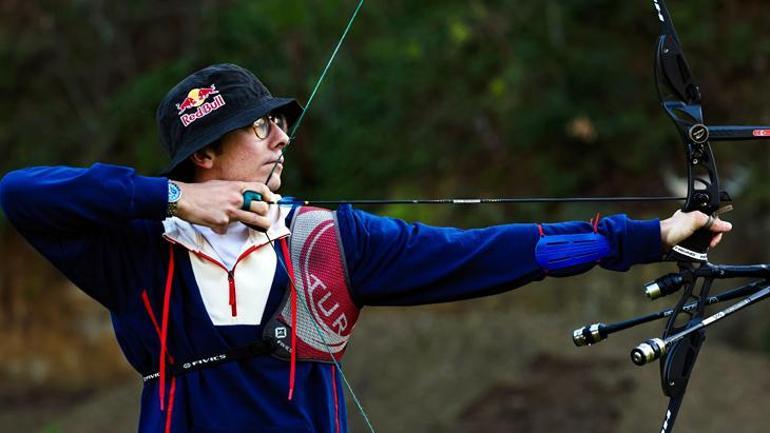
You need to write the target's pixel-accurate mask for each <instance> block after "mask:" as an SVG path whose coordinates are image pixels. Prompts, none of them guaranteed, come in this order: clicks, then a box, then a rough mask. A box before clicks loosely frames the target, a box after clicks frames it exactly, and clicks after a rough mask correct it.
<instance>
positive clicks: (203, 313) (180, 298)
mask: <svg viewBox="0 0 770 433" xmlns="http://www.w3.org/2000/svg"><path fill="white" fill-rule="evenodd" d="M0 205H2V208H3V210H4V211H5V213H6V215H7V217H8V219H9V220H10V222H11V223H12V224H13V225H14V226H15V227H16V228H17V229H18V231H19V232H20V233H21V234H22V235H23V236H24V237H25V238H26V239H27V240H28V241H29V242H30V244H32V246H34V247H35V248H36V249H37V250H38V251H39V252H40V253H41V254H42V255H43V256H45V257H46V258H47V259H48V260H50V261H51V263H53V264H54V266H56V267H57V268H58V269H59V270H60V271H61V272H62V273H63V274H64V275H65V276H66V277H67V278H69V279H70V280H71V281H72V282H73V283H74V284H75V285H77V286H78V287H79V288H80V289H82V290H83V291H84V292H86V293H87V294H88V295H90V296H91V297H93V298H94V299H95V300H97V301H98V302H99V303H101V304H102V305H104V306H105V307H106V308H108V309H109V311H110V313H111V317H112V323H113V326H114V330H115V335H116V338H117V340H118V343H119V344H120V347H121V348H122V350H123V352H124V354H125V356H126V359H127V360H128V362H129V363H130V364H131V365H132V366H133V367H134V368H135V369H136V370H137V371H138V372H139V373H141V374H148V373H151V372H154V371H157V369H158V354H159V350H160V349H159V339H158V333H157V331H156V328H155V327H154V325H153V323H152V320H150V318H149V317H148V316H149V315H148V313H147V310H146V309H145V304H144V301H143V299H142V298H143V296H142V293H143V292H144V293H146V294H147V299H148V300H149V303H150V305H151V307H152V309H153V310H154V314H155V316H156V317H160V315H161V308H162V302H163V300H162V296H163V287H164V284H165V279H166V271H167V264H168V259H169V243H168V242H166V241H165V240H164V239H163V238H162V234H163V232H164V227H163V224H162V221H163V220H164V219H165V213H166V205H167V179H166V178H161V177H144V176H139V175H137V173H136V172H135V171H134V170H133V169H131V168H126V167H118V166H111V165H105V164H95V165H93V166H92V167H90V168H87V169H81V168H69V167H35V168H27V169H24V170H19V171H14V172H10V173H8V174H7V175H6V176H5V177H4V178H3V179H2V181H1V182H0ZM337 220H338V222H339V226H338V230H339V234H340V238H341V241H342V245H343V248H344V257H345V259H346V261H347V268H348V272H349V277H350V282H351V292H352V293H351V296H352V298H353V300H354V301H355V302H356V303H357V304H358V305H359V306H362V307H363V306H365V305H417V304H428V303H436V302H447V301H455V300H460V299H469V298H476V297H480V296H486V295H490V294H494V293H500V292H503V291H506V290H510V289H513V288H515V287H518V286H521V285H523V284H526V283H528V282H531V281H535V280H540V279H543V278H544V277H545V274H546V273H545V272H544V271H543V270H542V269H541V268H540V267H539V266H538V264H537V262H536V260H535V257H534V247H535V245H536V243H537V241H538V239H539V237H540V235H539V233H538V228H537V225H535V224H507V225H499V226H493V227H487V228H481V229H473V230H461V229H456V228H444V227H431V226H427V225H424V224H419V223H416V224H411V223H406V222H404V221H401V220H397V219H392V218H385V217H379V216H374V215H371V214H368V213H365V212H362V211H359V210H355V209H353V208H351V207H349V206H341V207H340V208H339V209H338V210H337ZM542 227H543V229H544V232H545V234H546V235H550V234H556V233H559V234H562V233H585V232H590V231H593V227H592V226H591V224H589V223H587V222H567V223H560V224H544V225H543V226H542ZM598 231H599V233H601V234H603V235H604V236H605V237H606V238H607V239H608V240H609V245H610V253H609V255H608V256H607V257H605V258H604V259H603V260H602V261H601V263H600V265H601V266H602V267H604V268H607V269H612V270H619V271H624V270H627V269H628V268H629V267H630V266H631V265H633V264H637V263H648V262H653V261H656V260H658V259H659V258H660V250H661V244H660V227H659V223H658V221H656V220H651V221H634V220H631V219H628V218H627V217H625V216H623V215H616V216H611V217H607V218H604V219H602V220H601V222H600V223H599V225H598ZM592 266H593V264H587V265H582V266H576V267H573V268H570V269H568V270H566V271H562V272H560V275H571V274H577V273H581V272H584V271H586V270H588V269H590V268H591V267H592ZM175 268H176V272H175V277H174V282H173V295H172V299H171V303H170V305H171V307H170V308H171V309H170V315H169V323H170V324H169V329H170V337H169V340H168V345H169V346H168V347H169V353H170V354H171V355H172V356H173V357H175V358H177V359H181V360H185V359H198V357H199V356H200V355H201V354H210V353H220V352H222V351H223V350H227V349H228V348H231V347H235V346H239V345H243V344H246V343H250V342H251V341H253V340H254V339H255V338H256V337H257V336H259V335H261V334H262V332H261V331H262V329H261V325H256V326H214V325H213V324H212V321H211V320H210V317H209V315H208V313H207V310H206V307H205V305H204V304H203V302H202V300H201V295H200V293H199V290H198V286H197V285H196V280H195V276H194V275H193V272H192V270H191V264H190V259H189V257H188V255H186V254H184V251H181V253H178V254H175ZM286 285H287V278H286V275H285V273H284V272H283V270H282V269H280V267H276V271H275V275H274V276H273V284H272V286H271V288H270V290H271V292H270V295H269V300H268V302H267V307H266V309H265V312H264V317H269V316H271V315H272V314H273V312H274V311H275V309H276V308H277V306H278V305H279V303H280V300H281V299H282V298H283V295H284V291H285V288H286ZM262 323H264V321H263V322H262ZM365 344H366V342H359V343H358V344H357V347H361V346H365ZM333 369H334V367H333V366H330V365H327V364H320V363H313V362H300V363H298V366H297V385H296V391H295V395H294V400H293V401H287V398H286V391H287V389H288V374H287V371H288V363H287V362H285V361H281V360H278V359H275V358H273V357H269V356H261V357H257V358H253V359H251V360H248V361H243V362H232V363H228V364H224V365H221V366H217V367H214V368H210V369H206V370H203V371H200V372H193V373H189V374H186V375H183V376H180V377H179V378H178V380H177V381H176V385H175V387H176V389H175V408H174V411H173V415H172V423H171V425H172V429H171V431H173V432H196V433H246V432H262V433H272V432H282V433H299V432H302V433H307V432H338V431H342V432H345V431H347V426H346V424H347V423H346V414H345V403H344V399H343V392H342V389H341V387H340V385H341V379H340V377H339V375H338V374H335V372H334V370H333ZM158 396H159V393H158V381H149V382H147V383H146V384H145V387H144V391H143V393H142V397H141V399H142V401H141V407H142V411H141V417H140V426H139V431H140V433H160V432H163V431H164V429H165V424H166V420H165V416H166V415H165V413H163V412H160V410H159V401H158V400H159V397H158Z"/></svg>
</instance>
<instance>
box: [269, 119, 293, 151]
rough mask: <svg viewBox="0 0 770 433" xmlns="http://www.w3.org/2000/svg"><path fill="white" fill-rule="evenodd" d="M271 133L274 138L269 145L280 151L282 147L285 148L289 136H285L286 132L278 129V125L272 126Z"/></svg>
mask: <svg viewBox="0 0 770 433" xmlns="http://www.w3.org/2000/svg"><path fill="white" fill-rule="evenodd" d="M272 129H273V131H275V132H274V134H272V135H273V136H274V137H272V140H271V143H270V145H271V146H272V147H275V148H278V149H281V148H283V147H286V146H287V145H288V144H289V136H288V135H287V134H286V131H284V130H283V129H281V128H279V127H278V125H275V124H274V125H273V128H272Z"/></svg>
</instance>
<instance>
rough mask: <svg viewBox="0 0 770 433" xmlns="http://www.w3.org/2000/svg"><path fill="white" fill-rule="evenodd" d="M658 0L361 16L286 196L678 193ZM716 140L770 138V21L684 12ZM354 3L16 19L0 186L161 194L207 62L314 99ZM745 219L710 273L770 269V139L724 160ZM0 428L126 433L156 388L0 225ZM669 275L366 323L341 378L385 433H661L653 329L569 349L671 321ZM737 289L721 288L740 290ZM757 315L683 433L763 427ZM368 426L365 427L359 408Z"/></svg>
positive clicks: (690, 407) (727, 9)
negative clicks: (75, 170)
mask: <svg viewBox="0 0 770 433" xmlns="http://www.w3.org/2000/svg"><path fill="white" fill-rule="evenodd" d="M651 3H652V2H651V1H633V2H632V1H623V2H618V1H609V0H606V1H602V0H590V1H586V0H561V1H547V0H533V1H526V2H525V1H514V0H508V1H477V0H469V1H422V2H415V1H407V0H391V1H387V2H375V1H372V2H370V3H367V4H366V5H365V6H364V7H363V9H362V12H361V15H360V17H359V19H358V21H357V22H356V23H355V24H354V26H353V29H352V30H351V33H350V35H349V38H348V40H347V41H346V42H345V44H344V45H343V48H342V50H341V51H340V54H339V56H338V58H337V60H336V62H335V63H334V64H333V65H332V68H331V70H330V72H329V75H328V76H327V79H326V81H325V82H324V83H323V85H322V86H321V88H320V91H319V93H318V96H317V98H316V100H315V102H314V105H313V106H312V108H311V109H310V111H309V112H308V115H307V117H306V120H305V122H304V123H303V125H302V127H301V128H300V130H299V132H298V139H297V140H296V142H295V143H294V144H293V145H292V147H291V148H290V149H289V150H288V151H287V170H286V172H285V177H284V179H285V182H284V187H283V190H282V191H281V192H282V193H284V194H286V195H292V196H296V197H306V198H316V199H335V198H416V197H423V198H438V197H502V196H510V197H514V196H524V195H532V196H546V195H547V196H567V195H647V194H650V195H658V194H666V195H668V194H681V193H682V191H681V188H682V187H683V186H682V183H681V178H683V177H684V176H685V173H684V159H683V152H682V149H681V144H680V142H679V138H678V137H677V135H676V133H675V130H674V128H673V127H672V125H671V123H670V120H669V119H668V118H667V117H666V116H665V115H664V113H663V111H662V110H661V108H660V106H659V104H658V102H657V100H656V97H655V92H654V86H653V79H652V61H653V47H654V44H655V41H656V38H657V32H658V30H659V22H658V20H657V19H656V17H655V15H654V13H653V8H652V4H651ZM669 3H670V4H669V7H670V8H671V10H672V13H673V15H674V20H675V23H676V24H677V28H678V30H679V33H680V37H681V39H682V43H683V45H684V49H685V52H686V53H687V54H688V60H689V62H690V65H691V67H692V69H693V72H694V74H695V76H696V79H697V80H698V82H699V83H700V84H701V89H702V92H703V95H704V102H703V105H704V107H705V116H706V119H707V121H713V122H715V123H722V124H731V123H734V124H770V104H768V102H767V91H766V89H767V88H768V85H769V84H770V74H769V73H770V32H768V29H767V23H768V22H770V8H768V7H767V4H766V2H763V1H760V0H733V1H716V0H698V1H694V0H691V1H683V0H676V1H674V0H672V1H670V2H669ZM354 6H355V2H353V1H351V0H345V1H338V0H315V1H310V0H303V1H300V0H259V1H254V0H250V1H193V2H189V1H186V2H182V1H164V2H153V1H145V0H137V1H132V2H117V1H88V0H80V1H53V0H52V1H41V2H25V1H13V0H0V96H2V101H3V103H2V114H0V150H1V151H2V152H1V153H0V154H2V156H3V157H2V158H0V174H3V173H5V172H7V171H9V170H12V169H14V168H19V167H23V166H29V165H53V164H69V165H77V166H88V165H90V164H92V163H93V162H95V161H101V162H109V163H114V164H124V165H130V166H133V167H136V168H137V169H138V170H139V171H140V172H142V173H143V174H148V175H153V174H155V173H157V172H158V171H159V170H160V169H161V168H162V167H163V166H164V165H165V163H166V155H164V154H163V151H162V150H161V147H160V145H159V143H158V140H157V138H156V137H157V132H156V129H155V125H154V111H155V107H156V105H157V103H158V101H159V100H160V98H161V97H162V96H163V95H164V94H165V92H166V91H167V89H169V88H170V87H171V86H172V85H174V84H175V83H176V82H177V81H179V80H180V79H181V78H183V77H184V76H186V75H187V74H188V73H190V72H192V71H194V70H196V69H198V68H200V67H203V66H206V65H208V64H212V63H221V62H233V63H238V64H241V65H243V66H245V67H248V68H250V69H251V70H253V71H254V72H255V73H256V74H257V75H258V76H259V77H260V78H261V79H262V80H263V81H264V82H265V83H266V84H267V85H268V86H269V87H270V89H271V90H272V92H273V93H274V94H276V95H281V96H294V97H297V98H298V99H300V100H301V101H306V99H307V97H308V95H309V93H310V91H311V89H312V88H313V85H314V84H315V80H316V78H317V76H318V75H319V73H320V71H321V70H322V68H323V66H324V65H325V64H326V61H327V58H328V56H329V54H330V53H331V50H332V47H333V46H334V44H335V43H336V40H337V38H338V36H339V34H340V33H341V31H342V29H343V28H344V25H345V21H346V19H347V18H348V17H349V15H350V13H351V11H352V10H353V7H354ZM714 148H715V153H716V158H717V161H718V164H719V169H720V175H721V177H722V179H723V180H725V188H726V189H728V191H729V192H730V193H731V194H732V195H733V197H734V199H735V202H736V211H735V212H733V213H732V214H729V215H727V216H725V218H726V219H728V220H731V221H733V222H734V223H735V230H734V233H731V234H730V236H728V237H727V238H726V240H725V242H724V243H723V245H722V246H720V248H719V249H718V250H717V251H715V252H714V253H713V254H712V260H713V261H715V262H731V263H747V262H767V261H768V258H769V256H768V248H767V246H766V244H765V243H764V241H765V239H767V237H768V233H770V218H768V217H767V214H768V210H769V208H770V183H768V180H767V173H768V168H770V144H768V143H767V142H765V143H761V142H757V143H717V144H715V145H714ZM674 208H675V206H674V205H672V204H655V205H638V204H635V205H620V204H615V205H601V206H598V205H593V204H592V205H526V206H524V205H522V206H477V207H467V206H455V207H451V206H446V207H415V206H387V207H377V208H371V209H368V210H370V211H372V212H375V213H379V214H385V215H391V216H396V217H401V218H405V219H408V220H420V221H423V222H427V223H431V224H442V225H453V226H459V227H475V226H483V225H490V224H498V223H505V222H532V221H539V222H549V221H560V220H568V219H582V220H587V219H589V218H590V217H592V216H593V215H594V214H595V213H596V212H597V211H601V212H602V213H603V214H611V213H617V212H623V213H628V214H630V215H632V216H633V217H635V218H653V217H665V216H667V215H669V214H670V213H672V212H673V210H674ZM0 239H1V240H2V242H1V243H0V255H2V260H0V432H5V431H8V432H18V431H30V432H46V433H65V432H67V433H68V432H79V433H80V432H101V431H109V432H130V431H135V429H136V427H135V423H136V418H137V410H138V404H137V400H138V389H139V387H140V386H141V385H140V380H139V378H138V376H137V375H136V374H135V373H134V372H132V371H130V369H129V368H128V366H127V364H126V363H125V361H123V359H122V355H121V354H120V353H119V349H118V348H117V345H116V344H115V342H114V340H113V337H112V331H111V327H110V324H109V318H108V315H107V312H106V311H102V310H101V309H100V308H99V307H98V306H97V305H96V303H94V302H93V301H90V300H89V299H87V298H86V297H85V295H83V294H81V293H80V292H79V291H77V289H76V288H74V287H72V286H71V285H70V284H69V283H67V282H66V281H65V280H64V279H63V277H62V276H61V275H60V274H58V273H57V272H56V271H55V270H53V269H52V268H51V267H50V266H49V265H48V264H47V263H45V262H44V261H43V260H42V259H41V258H40V257H39V256H38V255H37V254H36V253H35V252H34V251H32V249H31V248H30V247H29V246H28V245H27V244H26V243H25V242H24V241H23V240H22V239H20V238H19V237H18V235H17V234H16V233H15V231H14V230H13V229H12V228H11V227H10V226H9V225H8V224H7V222H5V220H4V219H2V218H0ZM671 270H672V266H671V265H665V264H662V265H654V266H646V267H640V268H638V269H634V270H632V272H630V273H627V274H613V273H610V272H607V271H602V270H595V271H592V272H590V273H589V274H587V275H584V276H580V277H576V278H571V279H559V280H547V281H545V282H543V283H537V284H533V285H532V286H531V287H527V288H524V289H520V290H518V291H515V292H512V293H508V294H505V295H502V296H499V297H494V298H488V299H482V300H477V301H471V302H463V303H458V304H452V305H442V306H428V307H419V308H410V309H369V310H367V311H366V313H364V315H363V317H362V320H361V321H360V325H359V329H358V331H357V335H356V337H355V338H354V339H353V341H352V343H351V349H350V351H349V353H348V357H347V359H346V367H347V368H346V371H347V372H348V374H349V375H350V380H351V382H352V384H353V387H354V389H356V390H357V392H358V393H359V394H360V397H361V399H362V400H363V402H364V404H365V406H366V407H367V409H368V410H369V411H370V412H371V417H372V421H373V423H374V426H375V427H376V428H378V431H387V432H394V431H413V432H439V431H441V432H443V431H458V432H460V431H485V432H503V431H506V432H507V431H527V432H551V431H556V430H557V429H559V430H569V431H581V432H583V431H585V432H613V431H622V432H632V431H639V432H650V431H657V430H656V429H657V428H658V422H659V420H660V419H662V414H663V411H664V407H665V399H664V397H663V396H662V395H661V393H660V390H659V385H658V376H657V375H658V373H657V366H649V367H646V368H636V367H634V366H633V365H631V363H630V362H629V361H628V351H629V349H630V348H631V347H633V346H634V345H635V344H637V343H638V342H639V341H641V340H643V339H645V338H649V337H652V336H657V335H659V333H660V329H661V326H662V323H661V324H657V325H649V326H647V327H645V328H644V329H639V330H634V331H632V332H631V333H630V334H629V335H626V336H613V337H612V338H611V339H610V340H609V341H608V342H606V343H603V344H602V345H600V346H597V347H596V348H591V349H576V348H574V346H572V343H571V342H570V338H569V336H570V333H571V330H572V329H573V328H575V327H577V326H580V325H583V324H586V323H592V322H594V321H610V320H617V319H622V318H626V317H629V316H630V315H632V314H640V313H643V312H646V311H651V310H653V309H656V308H663V307H664V306H668V305H671V304H672V303H673V300H668V299H667V300H663V301H660V302H659V303H656V304H655V305H648V304H649V303H648V302H647V301H646V299H645V298H644V297H643V296H642V295H641V290H640V289H639V287H640V285H641V282H643V281H646V280H649V279H652V278H654V277H656V276H657V275H659V274H661V273H663V272H669V271H671ZM719 288H726V286H722V287H719ZM767 312H768V309H767V306H765V305H762V304H760V305H758V306H756V307H753V310H750V311H747V312H746V313H742V314H741V315H740V316H738V317H735V318H731V319H728V320H726V321H725V322H723V323H721V324H720V325H717V328H715V329H714V330H713V332H711V333H710V334H709V335H710V337H709V341H708V343H707V345H706V348H704V350H703V352H702V356H701V359H700V360H699V362H698V366H697V367H696V371H695V374H694V377H693V382H692V384H691V386H690V390H689V393H688V396H687V401H686V402H685V405H684V408H683V412H684V413H683V414H682V417H681V419H680V422H679V425H678V428H677V431H679V432H687V431H700V432H708V431H714V432H716V431H725V430H727V429H728V428H732V429H735V426H740V428H738V430H739V431H746V432H751V431H764V429H762V428H761V427H760V425H761V424H762V423H764V424H766V423H767V422H770V418H769V417H768V415H767V412H766V411H763V409H764V408H765V407H766V404H765V401H766V395H765V390H766V389H768V385H770V376H769V375H768V374H767V373H765V372H766V371H767V370H768V367H770V362H769V360H768V354H770V319H768V313H767ZM350 418H351V428H352V429H353V431H363V430H362V426H361V425H360V422H359V420H358V416H357V415H356V412H355V410H354V409H353V408H352V407H351V410H350Z"/></svg>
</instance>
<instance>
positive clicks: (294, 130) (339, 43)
mask: <svg viewBox="0 0 770 433" xmlns="http://www.w3.org/2000/svg"><path fill="white" fill-rule="evenodd" d="M363 4H364V0H359V2H358V4H357V5H356V7H355V9H354V10H353V13H352V14H351V15H350V18H349V19H348V23H347V25H346V26H345V30H343V31H342V34H341V35H340V37H339V39H338V40H337V44H336V45H335V47H334V50H332V53H331V55H330V56H329V60H328V61H327V62H326V66H325V67H324V69H323V71H322V72H321V75H320V76H319V77H318V79H317V80H316V83H315V86H313V91H312V92H310V96H309V97H308V100H307V104H305V107H304V108H303V109H302V112H301V113H300V115H299V117H298V118H297V121H296V122H294V125H292V127H291V132H290V133H289V141H288V142H287V143H286V146H284V147H283V149H281V154H280V155H279V157H278V158H276V160H275V162H274V163H273V167H272V168H271V169H270V173H269V174H268V175H267V180H265V185H267V184H268V183H269V182H270V179H271V178H272V177H273V173H274V172H275V169H276V167H278V164H279V163H280V162H282V161H283V160H284V153H285V152H286V149H287V148H288V147H289V145H290V144H291V143H292V142H294V138H295V137H296V136H297V130H298V129H299V126H300V124H302V120H303V119H304V118H305V114H306V113H307V112H308V110H309V109H310V107H311V106H312V104H313V101H314V99H315V96H316V94H317V93H318V89H319V88H320V87H321V83H322V82H323V80H324V78H325V77H326V73H327V72H328V71H329V69H330V68H331V65H332V63H333V62H334V59H335V58H336V57H337V53H338V52H339V50H340V47H342V43H343V42H344V40H345V38H346V37H347V35H348V32H349V31H350V29H351V28H352V27H353V22H354V21H355V20H356V17H357V16H358V12H359V10H361V7H362V6H363ZM265 236H266V237H267V240H268V242H269V243H270V245H271V246H272V247H273V250H275V243H274V242H273V239H271V238H270V236H268V235H267V232H265ZM276 255H277V256H279V257H278V263H280V265H281V268H283V271H284V272H285V273H286V276H287V277H288V278H289V283H290V284H292V285H293V282H292V281H293V280H292V277H293V275H291V274H289V270H288V269H287V266H286V264H285V263H284V262H283V260H282V259H281V258H280V254H277V253H276ZM290 290H291V288H290ZM295 290H296V288H295ZM301 304H302V305H303V306H304V308H305V311H306V312H307V313H308V314H309V315H310V316H309V317H311V318H312V317H313V315H312V313H311V312H310V308H309V307H308V306H307V303H306V302H302V303H301ZM310 322H311V323H312V324H313V326H314V327H315V330H316V333H317V334H318V336H319V337H320V338H321V341H322V342H323V344H324V346H325V347H326V351H327V352H329V356H330V358H331V360H332V362H333V363H334V368H335V369H336V370H337V371H338V372H339V373H340V377H341V378H342V381H343V382H344V383H345V387H346V388H347V390H348V392H349V393H350V396H351V397H352V398H353V402H354V403H355V405H356V407H357V408H358V412H359V413H360V414H361V417H363V419H364V421H365V422H366V426H367V427H368V428H369V431H370V432H371V433H375V431H374V427H373V426H372V423H371V422H370V421H369V417H368V416H367V414H366V411H365V410H364V407H363V405H362V404H361V401H360V400H359V399H358V396H357V395H356V393H355V391H353V387H352V386H351V385H350V382H348V379H347V377H346V376H345V372H344V371H342V367H341V366H340V364H339V362H338V361H337V358H335V356H334V353H332V350H331V347H330V346H329V343H328V342H327V340H326V337H325V336H324V335H323V332H321V329H320V328H319V327H318V323H316V321H315V320H312V319H311V320H310ZM294 332H296V330H295V331H294ZM295 349H296V348H294V349H293V350H295Z"/></svg>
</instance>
